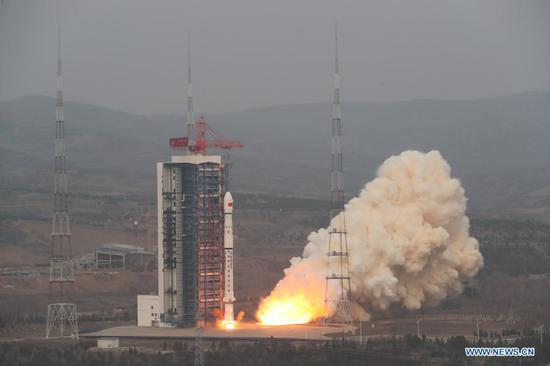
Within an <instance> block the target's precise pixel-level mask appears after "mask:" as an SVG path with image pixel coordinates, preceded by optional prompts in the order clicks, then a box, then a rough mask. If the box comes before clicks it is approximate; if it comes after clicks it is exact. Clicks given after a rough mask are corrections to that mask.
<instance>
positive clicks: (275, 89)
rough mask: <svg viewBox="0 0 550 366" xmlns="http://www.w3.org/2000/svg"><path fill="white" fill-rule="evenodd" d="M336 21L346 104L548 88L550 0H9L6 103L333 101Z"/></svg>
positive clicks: (160, 106)
mask: <svg viewBox="0 0 550 366" xmlns="http://www.w3.org/2000/svg"><path fill="white" fill-rule="evenodd" d="M335 22H338V24H339V28H340V40H341V47H340V50H341V68H342V99H343V100H344V101H394V100H403V99H416V98H476V97H484V96H496V95H503V94H512V93H516V92H521V91H530V90H550V1H548V0H540V1H530V0H514V1H510V0H484V1H480V0H453V1H446V0H401V1H392V0H376V1H369V0H363V1H360V0H357V1H337V0H330V1H328V0H277V1H274V0H273V1H263V0H230V1H228V0H219V1H210V0H203V1H184V0H170V1H169V0H149V1H143V0H88V1H83V0H3V1H2V2H1V5H0V100H6V99H12V98H14V97H17V96H22V95H27V94H47V95H54V92H55V70H56V66H55V65H56V37H57V36H56V30H57V24H58V23H61V24H62V27H63V53H64V73H65V90H66V98H67V99H69V100H75V101H81V102H86V103H92V104H98V105H102V106H107V107H112V108H116V109H122V110H126V111H130V112H138V113H173V112H183V111H184V110H185V100H186V98H185V93H186V92H185V90H186V89H185V88H186V86H185V78H186V42H187V35H188V34H190V35H191V37H192V43H193V77H194V92H195V103H196V109H197V110H200V111H209V112H225V111H232V110H238V109H246V108H252V107H261V106H266V105H276V104H288V103H292V104H294V103H304V102H323V101H329V100H330V94H331V72H332V58H333V34H332V33H333V29H334V24H335Z"/></svg>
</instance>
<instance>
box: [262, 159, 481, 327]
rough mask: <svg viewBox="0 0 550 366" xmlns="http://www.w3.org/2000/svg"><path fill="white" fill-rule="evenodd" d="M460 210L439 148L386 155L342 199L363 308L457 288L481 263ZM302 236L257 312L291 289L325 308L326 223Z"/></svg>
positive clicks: (414, 301) (417, 301) (431, 301)
mask: <svg viewBox="0 0 550 366" xmlns="http://www.w3.org/2000/svg"><path fill="white" fill-rule="evenodd" d="M465 210H466V198H465V196H464V189H463V188H462V186H461V184H460V181H459V180H457V179H454V178H452V177H451V168H450V166H449V165H448V163H447V162H446V161H445V160H444V159H443V157H442V156H441V154H440V153H439V152H438V151H431V152H429V153H421V152H418V151H405V152H403V153H401V154H400V155H398V156H392V157H391V158H389V159H387V160H386V161H385V162H384V163H383V164H382V166H380V168H379V169H378V176H377V178H375V179H374V180H372V181H371V182H369V183H368V184H367V185H366V186H365V187H364V189H363V190H362V191H361V193H360V194H359V196H358V197H356V198H353V199H352V200H350V201H349V202H348V203H347V205H346V224H347V232H348V246H349V252H350V256H349V261H350V272H351V277H352V283H351V287H352V294H353V298H354V300H355V301H359V302H361V303H363V304H366V305H367V309H386V308H388V306H389V305H390V304H393V303H399V304H402V305H403V306H404V307H405V308H407V309H419V308H421V307H422V306H423V305H425V304H427V305H435V304H438V303H439V302H441V301H442V300H444V299H446V298H448V297H452V296H456V295H458V294H459V293H460V292H461V291H462V283H463V281H464V280H465V279H467V278H470V277H473V276H474V275H476V273H477V272H478V271H479V269H480V268H481V266H482V265H483V258H482V256H481V253H480V252H479V248H478V242H477V240H476V239H474V238H472V237H470V235H469V220H468V217H466V215H465ZM335 220H336V221H335ZM337 222H339V220H338V217H336V218H335V219H334V220H333V225H336V223H337ZM308 241H309V243H308V244H307V245H306V247H305V248H304V252H303V257H302V258H293V259H292V260H291V265H290V267H289V268H287V269H286V270H285V277H284V278H283V279H282V280H281V281H279V283H278V284H277V286H276V287H275V289H274V290H273V291H272V293H271V295H270V296H269V297H268V298H267V299H265V300H264V301H263V302H262V304H260V311H261V310H262V305H263V304H264V303H267V302H269V301H266V300H269V299H270V298H285V297H286V298H289V297H293V296H297V295H299V296H303V297H305V298H307V300H308V301H309V302H310V303H311V308H313V309H319V308H321V309H322V308H323V307H324V306H323V305H324V291H325V279H324V278H325V276H326V274H327V262H326V253H327V248H328V231H327V229H320V230H318V231H316V232H313V233H311V234H310V235H309V237H308ZM332 272H336V273H337V269H332ZM330 282H331V283H335V282H336V281H330ZM329 291H331V292H333V291H339V289H338V288H334V287H333V288H331V289H329ZM330 311H333V309H331V310H330ZM319 316H322V314H321V313H320V312H317V313H316V314H315V315H314V317H319Z"/></svg>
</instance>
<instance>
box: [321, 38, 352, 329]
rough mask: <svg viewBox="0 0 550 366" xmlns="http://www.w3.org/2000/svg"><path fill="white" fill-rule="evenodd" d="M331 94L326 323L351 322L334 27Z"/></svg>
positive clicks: (338, 72) (337, 65)
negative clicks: (332, 91)
mask: <svg viewBox="0 0 550 366" xmlns="http://www.w3.org/2000/svg"><path fill="white" fill-rule="evenodd" d="M334 39H335V59H334V96H333V101H332V139H331V145H332V151H331V158H332V160H331V174H330V177H331V183H330V203H331V207H330V222H331V223H330V227H329V240H328V251H327V275H326V277H325V279H326V280H325V306H326V307H327V308H335V309H336V311H335V312H334V314H333V315H332V316H331V317H330V318H329V317H327V318H325V323H340V324H342V323H343V324H351V323H352V322H353V319H352V315H351V276H350V270H349V260H348V258H349V255H348V254H349V253H348V242H347V230H346V216H345V208H344V178H343V158H342V142H341V138H342V108H341V105H340V70H339V60H338V29H337V28H336V29H335V35H334Z"/></svg>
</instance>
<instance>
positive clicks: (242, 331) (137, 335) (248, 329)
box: [80, 322, 349, 341]
mask: <svg viewBox="0 0 550 366" xmlns="http://www.w3.org/2000/svg"><path fill="white" fill-rule="evenodd" d="M346 329H347V330H348V331H349V327H348V328H344V327H343V326H325V325H311V324H304V325H283V326H269V325H260V324H257V323H246V322H241V323H239V324H238V326H237V328H236V329H231V330H227V329H220V328H215V327H212V328H209V327H206V328H203V329H202V338H203V339H205V340H223V339H225V340H243V341H253V340H262V339H270V340H287V341H292V340H296V341H329V340H331V339H333V338H334V337H338V336H340V335H342V333H343V332H344V331H345V330H346ZM80 336H81V338H121V339H124V338H128V339H194V338H195V336H196V329H195V328H159V327H138V326H134V325H128V326H121V327H114V328H107V329H103V330H100V331H97V332H92V333H84V334H81V335H80Z"/></svg>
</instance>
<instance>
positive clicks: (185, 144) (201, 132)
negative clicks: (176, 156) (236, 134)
mask: <svg viewBox="0 0 550 366" xmlns="http://www.w3.org/2000/svg"><path fill="white" fill-rule="evenodd" d="M190 127H191V128H190V129H189V131H188V134H189V135H191V136H187V137H174V138H171V139H170V147H171V148H172V149H173V150H189V151H191V152H193V153H195V154H202V155H204V154H205V153H206V149H207V148H209V147H216V148H218V149H233V148H237V147H239V148H241V147H244V146H243V144H242V143H241V142H240V141H238V140H231V139H228V138H226V137H225V136H224V135H222V134H221V133H219V132H218V131H216V130H215V129H213V128H212V127H210V126H209V125H208V123H206V119H205V118H204V116H201V117H200V118H199V119H198V120H196V121H195V125H194V126H190ZM193 133H194V136H193ZM208 137H210V139H208ZM191 138H192V139H191Z"/></svg>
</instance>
